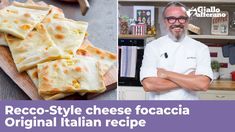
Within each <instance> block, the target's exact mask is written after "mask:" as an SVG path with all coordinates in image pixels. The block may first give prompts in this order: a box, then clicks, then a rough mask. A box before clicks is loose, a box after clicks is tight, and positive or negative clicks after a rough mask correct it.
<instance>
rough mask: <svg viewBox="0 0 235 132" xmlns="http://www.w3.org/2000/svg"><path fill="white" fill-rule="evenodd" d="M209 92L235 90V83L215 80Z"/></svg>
mask: <svg viewBox="0 0 235 132" xmlns="http://www.w3.org/2000/svg"><path fill="white" fill-rule="evenodd" d="M209 90H235V81H232V80H214V81H213V82H212V84H211V86H210V88H209Z"/></svg>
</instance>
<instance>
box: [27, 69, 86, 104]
mask: <svg viewBox="0 0 235 132" xmlns="http://www.w3.org/2000/svg"><path fill="white" fill-rule="evenodd" d="M27 74H28V75H29V77H30V78H31V80H32V81H33V83H34V85H35V87H36V88H38V70H37V67H36V68H32V69H30V70H27ZM71 94H73V93H58V94H43V95H42V96H43V98H44V99H45V100H57V99H61V98H64V97H67V96H69V95H71ZM85 94H86V93H81V92H79V95H81V96H83V95H85Z"/></svg>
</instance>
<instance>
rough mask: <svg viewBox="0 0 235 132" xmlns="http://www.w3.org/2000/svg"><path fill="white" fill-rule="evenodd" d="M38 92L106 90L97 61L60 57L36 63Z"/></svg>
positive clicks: (84, 58) (88, 58)
mask: <svg viewBox="0 0 235 132" xmlns="http://www.w3.org/2000/svg"><path fill="white" fill-rule="evenodd" d="M38 77H39V88H38V90H39V94H40V95H41V96H43V95H44V94H46V95H49V94H57V93H74V92H94V93H97V92H98V93H99V92H103V91H105V90H106V87H105V85H104V81H103V76H102V74H101V72H100V66H99V62H98V61H95V60H94V59H93V58H90V57H83V56H81V57H79V58H72V59H61V60H56V61H51V62H46V63H42V64H38Z"/></svg>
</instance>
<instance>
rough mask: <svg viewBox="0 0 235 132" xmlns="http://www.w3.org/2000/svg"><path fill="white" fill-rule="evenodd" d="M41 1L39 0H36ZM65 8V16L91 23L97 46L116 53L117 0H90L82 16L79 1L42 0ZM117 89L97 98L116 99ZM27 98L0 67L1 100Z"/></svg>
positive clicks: (91, 33) (93, 39) (90, 34)
mask: <svg viewBox="0 0 235 132" xmlns="http://www.w3.org/2000/svg"><path fill="white" fill-rule="evenodd" d="M17 1H25V0H17ZM34 1H39V0H34ZM41 1H44V2H46V3H48V4H52V5H55V6H57V7H60V8H62V9H63V10H64V13H65V16H66V17H67V18H70V19H74V20H82V21H87V22H88V23H89V26H88V33H89V40H90V41H91V42H92V44H94V45H95V46H96V47H99V48H102V49H105V50H108V51H111V52H113V53H116V44H117V17H116V14H117V3H116V1H115V0H89V3H90V9H89V11H88V12H87V14H86V16H82V14H81V12H80V8H79V5H78V4H77V3H72V4H71V3H64V2H59V1H58V0H41ZM116 98H117V95H116V90H112V91H109V92H107V93H105V94H103V95H102V96H98V97H96V98H94V99H97V100H116ZM6 99H7V100H15V99H20V100H27V99H29V97H28V96H27V95H26V94H25V93H24V92H23V91H22V90H21V89H20V88H19V87H18V86H17V85H16V84H15V83H14V82H13V81H12V80H11V79H10V78H9V77H8V76H7V75H6V74H5V73H4V71H3V70H2V69H1V68H0V100H6Z"/></svg>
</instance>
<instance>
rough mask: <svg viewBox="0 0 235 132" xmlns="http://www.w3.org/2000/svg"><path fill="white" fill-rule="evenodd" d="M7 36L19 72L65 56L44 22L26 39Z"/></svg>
mask: <svg viewBox="0 0 235 132" xmlns="http://www.w3.org/2000/svg"><path fill="white" fill-rule="evenodd" d="M5 37H6V40H7V43H8V46H9V48H10V51H11V54H12V56H13V59H14V62H15V64H16V67H17V70H18V71H19V72H22V71H25V70H28V69H31V68H32V67H35V66H36V65H37V64H38V63H41V62H45V61H49V60H54V59H60V58H62V56H63V55H62V52H61V50H60V49H59V48H58V47H57V46H56V45H55V44H54V43H53V41H52V40H51V39H50V37H49V35H48V33H47V31H46V29H45V27H44V26H43V24H38V25H37V26H36V30H33V31H32V32H30V34H29V35H28V37H27V38H26V39H24V40H21V39H18V38H16V37H13V36H11V35H6V36H5Z"/></svg>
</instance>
